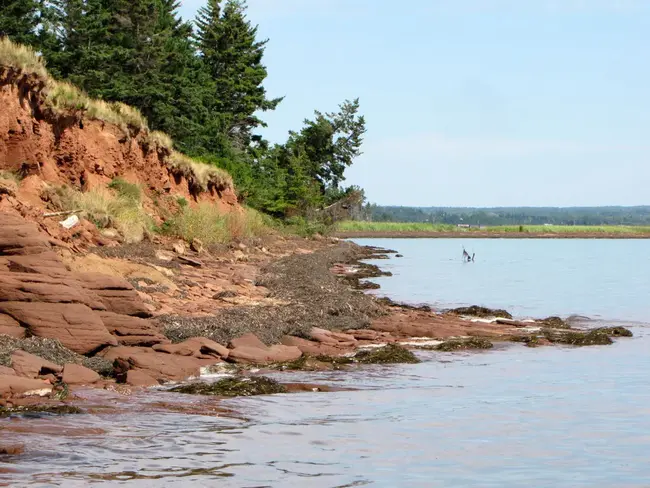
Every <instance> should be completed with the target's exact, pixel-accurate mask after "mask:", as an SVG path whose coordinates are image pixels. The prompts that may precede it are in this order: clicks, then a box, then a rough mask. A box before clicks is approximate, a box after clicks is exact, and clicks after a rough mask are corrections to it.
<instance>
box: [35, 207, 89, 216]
mask: <svg viewBox="0 0 650 488" xmlns="http://www.w3.org/2000/svg"><path fill="white" fill-rule="evenodd" d="M79 212H81V209H79V210H66V211H65V212H49V213H44V214H43V217H60V216H61V215H70V214H73V213H79Z"/></svg>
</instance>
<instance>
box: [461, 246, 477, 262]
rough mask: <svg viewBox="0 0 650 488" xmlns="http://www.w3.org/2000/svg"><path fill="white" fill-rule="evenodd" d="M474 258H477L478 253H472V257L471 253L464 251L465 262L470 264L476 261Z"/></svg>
mask: <svg viewBox="0 0 650 488" xmlns="http://www.w3.org/2000/svg"><path fill="white" fill-rule="evenodd" d="M474 256H476V253H472V255H471V256H470V255H469V253H468V252H467V251H466V250H465V249H463V261H467V262H468V263H469V262H470V261H474Z"/></svg>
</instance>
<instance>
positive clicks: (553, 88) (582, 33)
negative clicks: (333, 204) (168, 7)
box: [181, 0, 650, 206]
mask: <svg viewBox="0 0 650 488" xmlns="http://www.w3.org/2000/svg"><path fill="white" fill-rule="evenodd" d="M181 1H182V4H183V6H182V14H183V16H184V17H186V18H191V17H193V15H194V12H195V11H196V9H197V8H198V7H199V6H201V5H203V4H204V0H181ZM248 3H249V17H250V19H251V20H252V21H253V22H254V23H257V24H259V31H260V34H261V36H264V37H268V38H269V39H270V42H269V44H268V47H267V51H266V58H265V63H266V65H267V67H268V70H269V78H268V80H267V83H266V87H267V90H268V92H269V94H270V95H271V96H280V95H284V96H286V99H285V100H284V102H283V103H282V104H281V105H280V106H279V108H278V109H277V110H276V111H275V112H274V113H271V114H265V115H264V119H265V120H266V121H267V122H268V123H269V128H268V129H267V130H266V131H265V132H264V134H265V135H266V136H267V137H268V138H269V139H271V140H272V141H277V142H280V141H283V140H284V139H286V133H287V131H288V130H290V129H297V128H299V127H300V126H301V123H302V120H303V119H304V118H305V117H310V116H311V114H312V113H313V110H314V109H316V108H317V109H319V110H321V111H332V110H334V109H335V108H336V106H337V104H338V103H339V102H341V101H343V100H344V99H345V98H354V97H357V96H358V97H360V99H361V109H362V112H363V113H364V115H365V116H366V120H367V127H368V134H367V137H366V142H365V145H364V155H363V156H362V157H361V158H359V160H358V161H357V162H356V163H355V164H354V166H352V167H351V168H350V169H349V170H348V172H347V175H348V178H347V183H349V184H357V185H360V186H362V187H364V188H365V189H366V194H367V196H368V199H369V200H370V201H372V202H375V203H380V204H395V205H421V206H499V205H501V206H514V205H516V206H520V205H528V206H568V205H640V204H650V164H649V162H650V161H649V160H650V137H649V136H650V54H648V51H649V49H650V1H646V0H620V1H617V0H410V1H409V2H394V1H387V0H249V2H248Z"/></svg>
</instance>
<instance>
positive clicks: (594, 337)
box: [542, 329, 614, 346]
mask: <svg viewBox="0 0 650 488" xmlns="http://www.w3.org/2000/svg"><path fill="white" fill-rule="evenodd" d="M542 333H543V335H544V337H545V338H546V339H547V340H549V341H550V342H552V343H554V344H566V345H569V346H607V345H609V344H613V342H614V341H612V339H611V338H610V336H609V335H607V334H606V333H605V332H603V331H602V330H598V329H595V330H590V331H587V332H581V331H576V330H570V331H560V330H558V329H544V330H543V331H542Z"/></svg>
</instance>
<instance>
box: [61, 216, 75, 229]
mask: <svg viewBox="0 0 650 488" xmlns="http://www.w3.org/2000/svg"><path fill="white" fill-rule="evenodd" d="M59 224H61V227H63V228H64V229H72V228H73V227H74V226H75V225H78V224H79V217H78V216H77V215H71V216H70V217H68V218H67V219H65V220H61V221H60V222H59Z"/></svg>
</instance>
